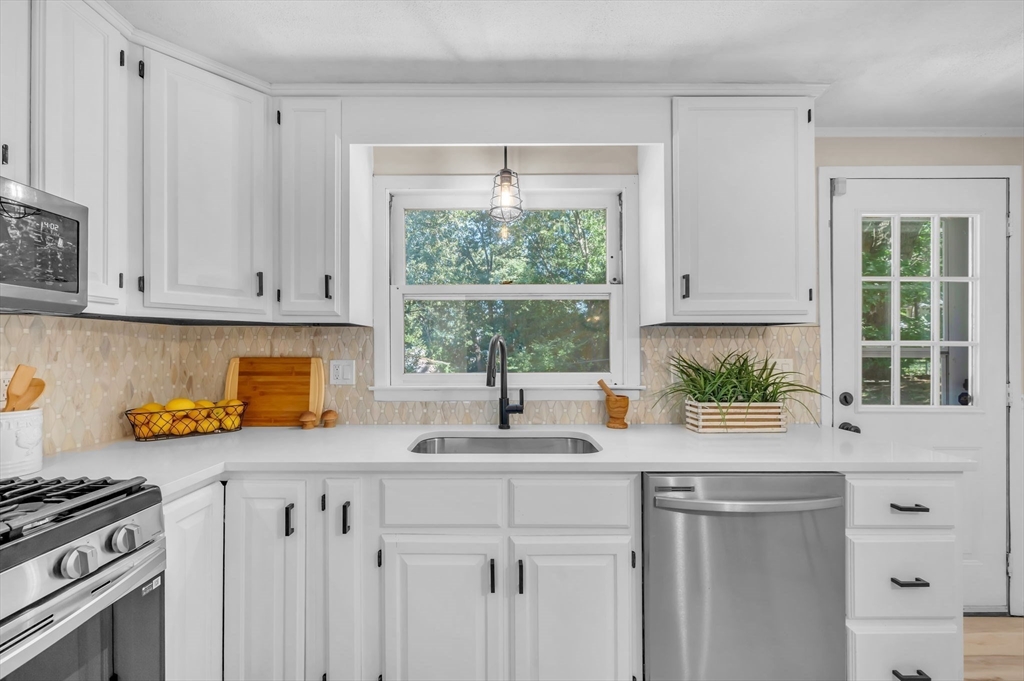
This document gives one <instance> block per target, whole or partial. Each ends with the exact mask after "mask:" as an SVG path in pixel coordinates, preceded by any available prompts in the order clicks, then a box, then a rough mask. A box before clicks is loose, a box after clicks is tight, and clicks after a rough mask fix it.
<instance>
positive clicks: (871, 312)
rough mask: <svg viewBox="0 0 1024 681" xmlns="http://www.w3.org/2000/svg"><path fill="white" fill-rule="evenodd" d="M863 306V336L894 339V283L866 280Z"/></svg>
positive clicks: (866, 338) (873, 338)
mask: <svg viewBox="0 0 1024 681" xmlns="http://www.w3.org/2000/svg"><path fill="white" fill-rule="evenodd" d="M861 307H862V312H861V338H862V339H864V340H892V284H890V283H889V282H887V281H886V282H878V281H866V282H864V284H863V298H862V301H861Z"/></svg>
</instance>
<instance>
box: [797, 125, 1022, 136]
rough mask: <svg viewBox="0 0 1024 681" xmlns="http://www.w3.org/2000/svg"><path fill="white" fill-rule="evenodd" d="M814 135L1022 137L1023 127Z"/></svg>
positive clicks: (834, 130) (839, 130)
mask: <svg viewBox="0 0 1024 681" xmlns="http://www.w3.org/2000/svg"><path fill="white" fill-rule="evenodd" d="M814 135H815V137H1024V128H881V127H879V128H823V127H820V126H819V127H817V128H815V130H814Z"/></svg>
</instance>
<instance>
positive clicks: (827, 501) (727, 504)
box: [654, 496, 843, 513]
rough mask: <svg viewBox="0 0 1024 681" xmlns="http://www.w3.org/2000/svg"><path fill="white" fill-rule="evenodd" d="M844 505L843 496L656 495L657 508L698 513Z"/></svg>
mask: <svg viewBox="0 0 1024 681" xmlns="http://www.w3.org/2000/svg"><path fill="white" fill-rule="evenodd" d="M842 505H843V498H842V497H820V498H815V499H780V500H771V501H725V500H722V501H716V500H712V499H679V498H677V497H659V496H656V497H654V506H655V508H663V509H665V510H668V511H682V512H684V513H685V512H687V511H691V512H696V513H800V512H802V511H821V510H823V509H826V508H835V507H837V506H842Z"/></svg>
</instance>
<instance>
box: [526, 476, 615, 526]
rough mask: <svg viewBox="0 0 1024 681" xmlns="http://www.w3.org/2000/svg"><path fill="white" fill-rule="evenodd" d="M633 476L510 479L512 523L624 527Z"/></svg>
mask: <svg viewBox="0 0 1024 681" xmlns="http://www.w3.org/2000/svg"><path fill="white" fill-rule="evenodd" d="M632 483H633V480H632V479H631V478H621V479H609V480H566V479H551V480H528V479H525V480H524V479H520V480H516V479H513V480H510V481H509V485H510V493H511V496H512V517H511V520H510V523H509V524H510V525H511V526H512V527H609V528H622V529H628V528H629V526H630V522H629V520H630V506H631V498H632V494H631V493H630V492H631V490H632Z"/></svg>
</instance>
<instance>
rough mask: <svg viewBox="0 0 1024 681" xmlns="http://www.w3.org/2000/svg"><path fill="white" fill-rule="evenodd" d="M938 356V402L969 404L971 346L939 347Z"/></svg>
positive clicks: (970, 393) (970, 400)
mask: <svg viewBox="0 0 1024 681" xmlns="http://www.w3.org/2000/svg"><path fill="white" fill-rule="evenodd" d="M939 358H940V361H941V362H942V366H941V367H940V368H939V404H948V405H952V406H965V407H966V406H969V405H970V404H971V403H972V402H973V394H972V392H971V391H972V387H971V348H969V347H964V346H959V347H953V348H951V347H940V348H939Z"/></svg>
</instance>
